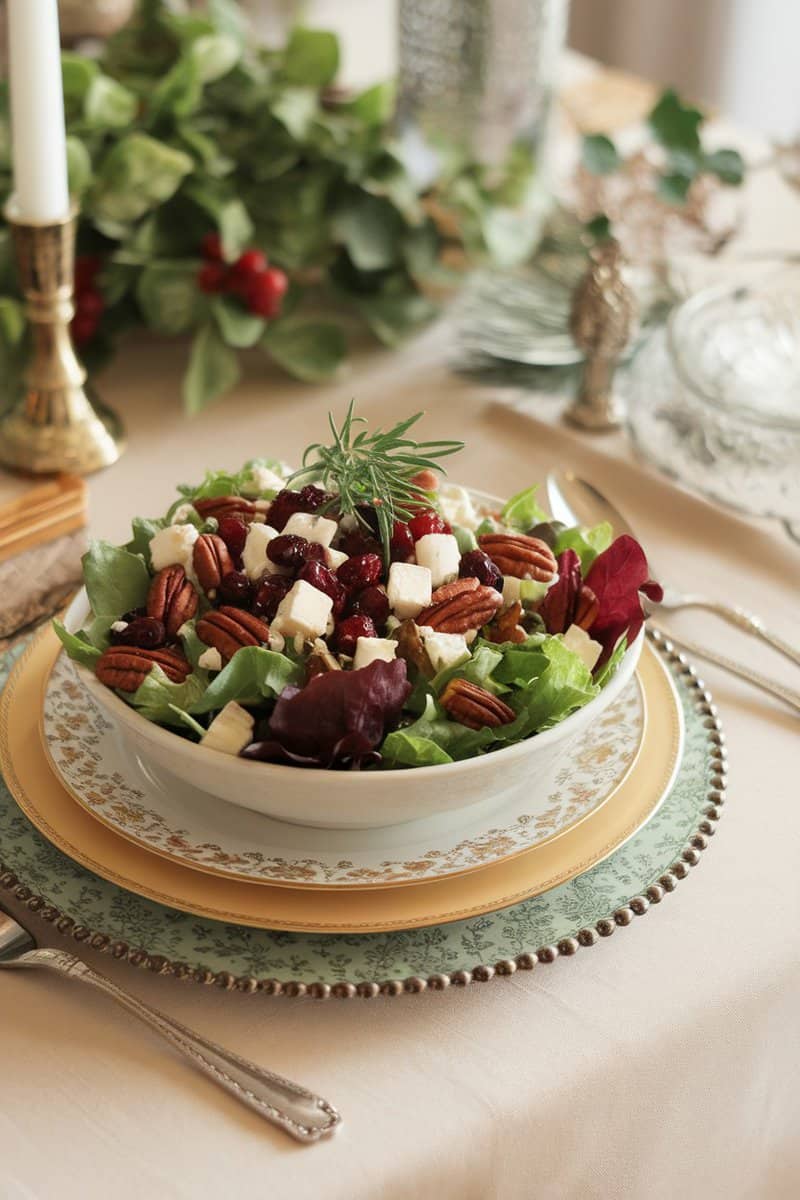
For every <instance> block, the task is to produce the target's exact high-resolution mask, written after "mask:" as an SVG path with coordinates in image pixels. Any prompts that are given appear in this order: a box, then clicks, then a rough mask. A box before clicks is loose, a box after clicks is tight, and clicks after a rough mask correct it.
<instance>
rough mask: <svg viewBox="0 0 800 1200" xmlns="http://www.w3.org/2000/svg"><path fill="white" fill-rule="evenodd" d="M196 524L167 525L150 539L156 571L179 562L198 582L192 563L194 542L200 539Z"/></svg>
mask: <svg viewBox="0 0 800 1200" xmlns="http://www.w3.org/2000/svg"><path fill="white" fill-rule="evenodd" d="M198 536H199V534H198V532H197V529H196V527H195V526H194V525H188V524H187V525H167V527H166V528H165V529H159V531H158V533H156V534H155V535H154V536H153V537H151V539H150V561H151V562H152V564H153V570H154V571H161V570H163V568H164V567H171V566H173V565H174V564H176V563H177V564H178V565H180V566H181V567H183V569H184V571H185V572H186V575H187V577H188V578H189V579H191V581H192V582H193V583H196V582H197V576H196V575H195V573H194V565H193V563H192V554H193V552H194V544H195V542H196V541H197V539H198Z"/></svg>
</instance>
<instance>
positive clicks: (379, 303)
mask: <svg viewBox="0 0 800 1200" xmlns="http://www.w3.org/2000/svg"><path fill="white" fill-rule="evenodd" d="M350 299H351V300H352V302H353V304H354V305H355V307H356V309H357V310H358V312H359V313H360V314H361V316H362V317H363V319H364V320H365V321H366V323H367V325H368V326H369V327H370V329H371V330H372V332H373V333H374V334H375V336H376V338H378V340H379V341H381V342H383V344H384V345H385V346H397V345H398V344H399V343H400V342H402V341H403V339H404V338H406V337H408V336H409V335H410V334H412V333H414V331H415V330H417V329H419V327H420V326H421V325H425V324H426V323H427V322H428V321H430V320H431V319H432V318H433V317H434V316H435V315H436V311H437V309H436V305H435V304H434V303H433V302H432V301H431V300H429V299H428V298H427V296H422V295H420V293H419V292H412V291H408V292H405V293H402V294H398V295H384V296H351V297H350Z"/></svg>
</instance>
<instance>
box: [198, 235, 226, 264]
mask: <svg viewBox="0 0 800 1200" xmlns="http://www.w3.org/2000/svg"><path fill="white" fill-rule="evenodd" d="M200 250H201V252H202V255H203V258H208V259H211V260H212V261H213V262H222V258H223V255H222V238H221V237H220V236H219V234H218V233H207V234H206V235H205V236H204V237H203V240H202V241H201V243H200Z"/></svg>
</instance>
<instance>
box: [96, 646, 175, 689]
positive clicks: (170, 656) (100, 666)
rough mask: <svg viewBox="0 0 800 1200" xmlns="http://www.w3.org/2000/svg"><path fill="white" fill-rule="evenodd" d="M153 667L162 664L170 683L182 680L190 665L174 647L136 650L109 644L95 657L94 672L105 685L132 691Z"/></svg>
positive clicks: (132, 647)
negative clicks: (171, 648) (169, 648)
mask: <svg viewBox="0 0 800 1200" xmlns="http://www.w3.org/2000/svg"><path fill="white" fill-rule="evenodd" d="M154 666H159V667H161V670H162V671H163V672H164V674H165V675H166V677H167V679H169V680H171V682H172V683H183V681H184V679H185V678H186V676H187V675H188V674H190V672H191V670H192V668H191V666H190V664H189V663H188V662H187V661H186V659H185V658H184V657H183V655H182V654H179V653H178V651H177V650H166V649H164V650H138V649H136V648H135V647H134V646H110V647H109V649H108V650H106V651H104V653H103V654H101V655H100V657H99V658H98V660H97V664H96V666H95V674H96V676H97V678H98V679H99V680H100V682H101V683H104V684H105V685H106V687H110V688H117V689H118V690H119V691H121V692H135V691H136V689H137V688H138V687H139V684H141V683H143V682H144V680H145V679H146V678H147V676H148V675H149V674H150V672H151V671H152V669H153V667H154Z"/></svg>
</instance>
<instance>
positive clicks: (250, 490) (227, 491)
mask: <svg viewBox="0 0 800 1200" xmlns="http://www.w3.org/2000/svg"><path fill="white" fill-rule="evenodd" d="M255 467H269V469H270V470H271V471H275V472H276V473H277V474H278V475H280V473H281V470H280V463H279V462H278V461H277V460H276V459H274V458H251V459H249V460H248V461H247V462H246V463H245V464H244V466H243V467H242V469H241V471H206V474H205V478H204V480H203V482H202V483H199V484H189V483H183V484H181V485H180V486H179V488H178V491H179V492H180V495H181V500H179V501H178V502H177V503H178V504H184V503H185V502H186V501H187V500H190V501H193V500H208V499H211V498H213V497H214V496H249V497H251V498H252V497H256V496H265V497H268V498H271V497H272V496H274V495H275V492H274V491H272V490H270V489H267V490H266V491H261V492H259V491H258V489H257V488H255V486H254V482H253V469H254V468H255ZM174 507H175V506H173V508H174ZM172 511H173V509H170V513H172ZM189 519H191V518H189Z"/></svg>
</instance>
